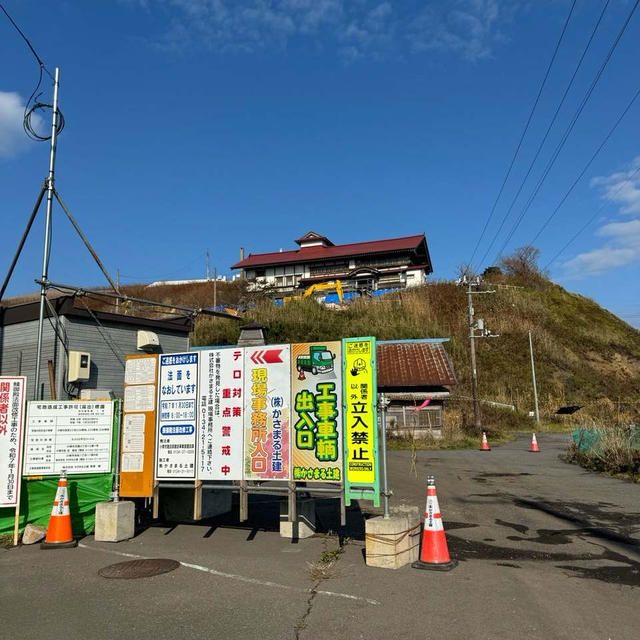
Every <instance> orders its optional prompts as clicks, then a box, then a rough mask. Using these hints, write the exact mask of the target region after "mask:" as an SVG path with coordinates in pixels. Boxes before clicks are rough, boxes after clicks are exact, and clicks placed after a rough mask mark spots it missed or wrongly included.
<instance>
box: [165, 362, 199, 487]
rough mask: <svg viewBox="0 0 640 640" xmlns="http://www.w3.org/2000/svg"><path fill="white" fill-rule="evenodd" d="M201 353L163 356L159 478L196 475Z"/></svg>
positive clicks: (168, 478) (191, 476) (190, 477)
mask: <svg viewBox="0 0 640 640" xmlns="http://www.w3.org/2000/svg"><path fill="white" fill-rule="evenodd" d="M197 398H198V354H197V353H174V354H171V355H164V356H160V383H159V390H158V429H157V433H156V471H155V477H156V479H158V480H170V479H175V478H185V479H195V477H196V445H197V442H196V424H197V414H196V401H197Z"/></svg>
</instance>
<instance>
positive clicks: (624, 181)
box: [544, 166, 640, 270]
mask: <svg viewBox="0 0 640 640" xmlns="http://www.w3.org/2000/svg"><path fill="white" fill-rule="evenodd" d="M638 173H640V166H639V167H638V168H637V169H636V170H635V171H634V172H633V173H632V174H631V175H630V176H629V177H628V178H626V179H625V180H623V181H622V182H621V183H620V186H619V187H618V188H617V189H616V190H615V191H614V192H613V193H611V194H609V196H608V197H609V200H611V199H613V197H614V196H615V195H616V194H618V193H619V192H620V191H622V188H623V187H624V186H625V183H627V182H629V181H630V180H632V179H633V178H634V177H635V176H636V175H637V174H638ZM607 204H609V203H608V202H603V203H602V205H601V206H600V207H598V209H597V210H596V212H595V213H594V214H593V215H592V216H591V217H590V218H589V219H588V220H587V221H586V222H585V223H584V225H583V226H582V227H580V229H579V230H578V231H577V232H576V233H574V234H573V236H572V237H571V238H570V239H569V240H568V241H567V242H566V243H565V244H564V245H563V246H562V248H561V249H560V251H558V252H557V253H556V254H555V255H554V256H553V258H551V260H549V262H547V264H546V265H545V266H544V270H546V269H548V268H549V267H550V266H551V265H552V264H553V263H554V262H555V261H556V260H557V259H558V258H559V257H560V256H561V255H562V254H563V253H564V252H565V251H566V249H567V248H568V247H569V246H570V245H571V244H573V242H574V241H575V240H576V238H577V237H578V236H579V235H580V234H582V233H583V232H584V230H585V229H586V228H587V227H588V226H589V225H590V224H591V223H592V222H593V221H594V220H595V219H596V218H597V217H598V214H599V213H600V212H601V211H602V210H603V209H604V208H605V207H606V206H607Z"/></svg>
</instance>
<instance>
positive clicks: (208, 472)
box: [198, 347, 244, 480]
mask: <svg viewBox="0 0 640 640" xmlns="http://www.w3.org/2000/svg"><path fill="white" fill-rule="evenodd" d="M243 393H244V349H242V348H241V347H236V348H229V349H216V350H212V351H201V352H200V391H199V393H198V397H199V409H198V410H199V414H200V415H199V418H200V420H199V430H198V479H199V480H242V463H243V460H244V458H243V424H244V423H243V419H244V406H243Z"/></svg>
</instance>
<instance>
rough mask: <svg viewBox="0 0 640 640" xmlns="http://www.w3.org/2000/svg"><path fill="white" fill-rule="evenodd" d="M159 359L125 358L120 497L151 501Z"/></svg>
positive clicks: (146, 355) (129, 356)
mask: <svg viewBox="0 0 640 640" xmlns="http://www.w3.org/2000/svg"><path fill="white" fill-rule="evenodd" d="M157 375H158V356H157V355H156V354H153V353H152V354H137V355H128V356H126V362H125V369H124V407H123V418H122V435H121V439H120V495H121V496H125V497H129V498H150V497H151V496H152V495H153V472H154V461H153V459H154V455H155V444H156V442H155V438H156V402H157V398H158V393H157V389H156V387H157Z"/></svg>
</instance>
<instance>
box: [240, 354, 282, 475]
mask: <svg viewBox="0 0 640 640" xmlns="http://www.w3.org/2000/svg"><path fill="white" fill-rule="evenodd" d="M244 364H245V368H244V380H245V385H244V412H245V418H246V419H245V422H244V478H245V479H246V480H290V479H291V473H290V471H291V470H290V449H289V437H290V434H289V430H290V402H291V348H290V346H289V345H288V344H284V345H268V346H260V347H247V348H246V349H245V359H244Z"/></svg>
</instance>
